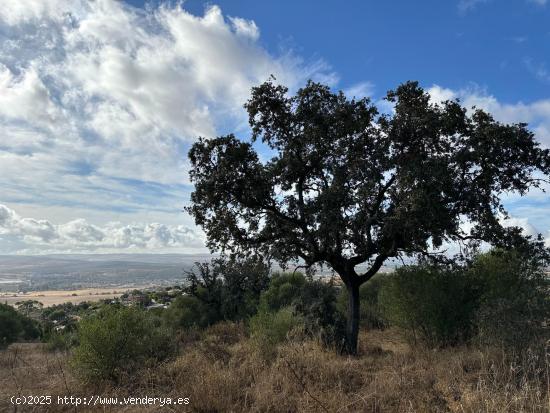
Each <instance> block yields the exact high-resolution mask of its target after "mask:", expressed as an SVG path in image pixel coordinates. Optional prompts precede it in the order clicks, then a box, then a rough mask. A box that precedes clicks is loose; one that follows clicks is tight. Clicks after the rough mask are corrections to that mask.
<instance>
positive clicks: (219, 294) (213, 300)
mask: <svg viewBox="0 0 550 413" xmlns="http://www.w3.org/2000/svg"><path fill="white" fill-rule="evenodd" d="M185 274H186V278H187V282H188V283H189V285H188V287H187V288H186V289H185V290H186V292H187V293H188V294H190V295H191V296H193V297H195V298H196V299H198V300H199V301H200V302H202V304H203V305H204V307H203V308H204V309H205V310H207V313H208V314H207V315H208V319H207V321H208V323H207V325H212V324H214V323H217V322H218V321H222V320H231V321H238V320H244V319H247V318H248V317H250V316H252V315H253V314H255V313H256V312H257V310H258V303H259V299H260V294H261V293H262V291H264V290H265V289H266V288H267V286H268V284H269V266H268V265H267V264H266V263H265V262H263V260H262V259H261V258H259V257H250V258H246V259H237V258H226V257H221V258H218V259H215V260H212V262H210V263H196V264H195V268H194V269H193V270H191V271H186V273H185Z"/></svg>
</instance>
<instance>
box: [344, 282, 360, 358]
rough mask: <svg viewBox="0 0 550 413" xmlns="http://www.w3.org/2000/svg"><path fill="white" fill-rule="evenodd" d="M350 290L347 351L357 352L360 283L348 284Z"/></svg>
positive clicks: (349, 352)
mask: <svg viewBox="0 0 550 413" xmlns="http://www.w3.org/2000/svg"><path fill="white" fill-rule="evenodd" d="M346 288H347V290H348V320H347V324H346V351H347V353H348V354H352V355H355V354H357V338H358V336H359V308H360V305H361V303H360V301H359V285H357V284H355V283H352V284H349V285H348V284H346Z"/></svg>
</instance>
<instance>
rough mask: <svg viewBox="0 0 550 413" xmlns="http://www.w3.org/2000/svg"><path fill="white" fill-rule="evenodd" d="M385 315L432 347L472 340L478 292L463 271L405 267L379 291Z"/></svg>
mask: <svg viewBox="0 0 550 413" xmlns="http://www.w3.org/2000/svg"><path fill="white" fill-rule="evenodd" d="M379 297H380V302H381V306H382V309H383V313H384V315H385V317H386V318H387V319H388V320H389V321H390V323H391V324H393V325H396V326H399V327H402V328H405V329H406V330H408V331H409V332H410V333H411V338H412V339H414V341H416V340H417V339H421V340H422V341H423V342H424V343H425V344H427V345H428V346H430V347H437V346H446V345H454V344H458V343H461V342H464V341H466V340H467V339H469V338H470V337H471V336H472V334H473V332H474V325H473V319H474V314H475V311H476V307H477V302H478V299H479V291H478V289H477V288H476V287H475V284H474V283H472V282H471V277H469V276H468V275H467V274H466V273H465V272H464V271H460V270H450V269H446V268H438V267H436V266H430V265H420V266H404V267H401V268H399V269H398V270H397V271H396V272H395V274H392V275H389V276H388V280H387V282H385V283H384V284H383V287H382V289H381V291H380V295H379Z"/></svg>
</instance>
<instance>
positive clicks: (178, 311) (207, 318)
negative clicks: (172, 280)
mask: <svg viewBox="0 0 550 413" xmlns="http://www.w3.org/2000/svg"><path fill="white" fill-rule="evenodd" d="M218 312H219V309H216V308H213V307H212V306H208V305H206V304H205V303H204V302H202V301H201V300H199V299H198V298H197V297H194V296H191V295H181V296H178V297H177V298H176V299H174V301H172V304H170V306H169V307H168V308H167V309H166V311H165V312H164V318H165V320H166V322H167V324H168V325H169V326H171V327H172V328H183V329H189V328H193V327H198V328H205V327H207V326H209V325H211V324H213V323H214V322H215V321H216V320H217V319H219V316H218Z"/></svg>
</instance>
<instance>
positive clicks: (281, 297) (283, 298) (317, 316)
mask: <svg viewBox="0 0 550 413" xmlns="http://www.w3.org/2000/svg"><path fill="white" fill-rule="evenodd" d="M337 293H338V290H337V288H336V287H335V286H334V284H333V283H331V282H329V283H326V282H323V281H319V280H311V279H307V278H306V277H304V275H303V274H301V273H283V274H275V275H274V276H273V277H272V279H271V282H270V284H269V288H268V289H267V290H266V291H265V292H264V293H263V294H262V298H261V311H262V312H264V313H276V312H277V311H279V310H280V309H282V308H292V309H293V311H294V314H295V315H296V316H298V317H299V318H300V319H301V320H302V322H303V330H304V333H305V334H308V335H310V336H315V337H318V338H320V339H321V340H322V341H323V342H324V343H325V344H334V343H338V342H340V341H341V340H342V339H343V337H344V331H345V320H344V317H343V315H342V313H340V312H339V311H338V310H337V307H336V295H337ZM266 317H267V316H266Z"/></svg>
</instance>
